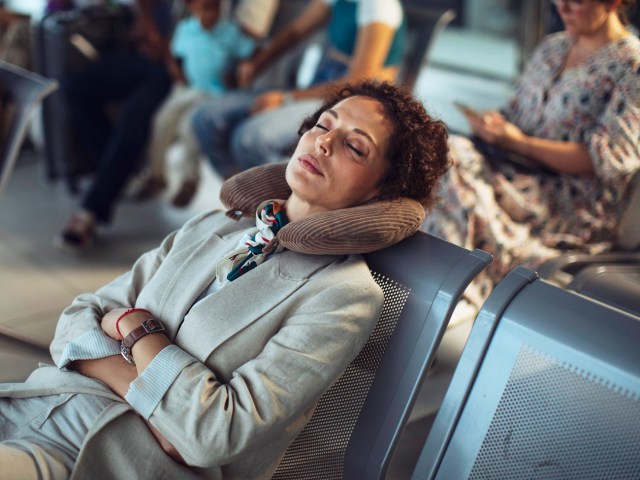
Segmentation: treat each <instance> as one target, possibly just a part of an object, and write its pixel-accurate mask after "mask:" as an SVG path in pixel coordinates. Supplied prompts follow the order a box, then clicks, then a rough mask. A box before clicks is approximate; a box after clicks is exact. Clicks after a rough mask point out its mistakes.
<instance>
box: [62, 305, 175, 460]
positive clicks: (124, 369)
mask: <svg viewBox="0 0 640 480" xmlns="http://www.w3.org/2000/svg"><path fill="white" fill-rule="evenodd" d="M126 310H127V309H126V308H117V309H115V310H111V311H110V312H109V313H107V314H106V315H105V316H104V317H103V318H102V322H101V323H100V327H101V328H102V330H103V331H104V332H105V333H106V334H107V335H109V336H110V337H111V338H113V339H115V340H122V338H123V337H122V336H120V334H119V333H118V332H117V329H116V321H117V319H118V318H119V317H120V315H122V314H123V313H124V312H126ZM148 318H150V316H149V314H148V313H145V312H142V311H135V312H133V313H130V314H129V315H126V316H125V317H123V319H122V320H121V321H120V324H119V327H120V331H121V332H122V335H123V336H125V337H126V336H127V335H128V334H129V332H131V331H132V330H134V329H135V328H137V327H138V326H140V325H141V324H142V322H143V321H144V320H146V319H148ZM170 343H171V342H170V341H169V339H168V338H167V337H166V336H165V335H164V334H162V333H155V334H151V335H146V336H144V337H142V338H141V339H140V340H138V341H137V342H136V343H135V344H134V346H133V347H132V354H133V355H134V356H135V357H134V358H135V359H136V363H135V365H134V364H131V363H129V362H127V361H126V360H125V359H124V357H122V356H121V355H113V356H109V357H104V358H99V359H95V360H76V361H74V362H72V363H71V364H70V365H69V369H70V370H75V371H77V372H78V373H81V374H82V375H85V376H87V377H91V378H95V379H97V380H100V381H101V382H103V383H104V384H106V385H107V386H108V387H109V388H110V389H111V390H113V391H114V392H115V393H116V394H117V395H118V396H120V397H122V398H124V396H125V395H126V393H127V391H128V390H129V384H130V383H131V382H133V381H134V380H135V379H136V378H137V377H138V375H139V374H140V373H142V371H143V370H144V369H145V368H146V367H147V366H148V365H149V363H151V360H153V358H154V357H155V356H156V355H157V354H158V353H159V352H160V351H161V350H162V349H163V348H164V347H166V346H167V345H169V344H170ZM145 422H146V424H147V427H148V428H149V430H151V433H152V434H153V436H154V437H155V438H156V440H157V441H158V443H159V444H160V446H161V447H162V449H163V450H164V451H165V453H167V455H169V456H170V457H171V458H173V459H174V460H176V461H177V462H180V463H185V462H184V459H183V458H182V456H181V455H180V454H179V453H178V450H177V449H176V448H175V447H174V446H173V445H172V444H171V443H170V442H169V441H168V440H167V439H166V438H165V437H164V435H162V434H161V433H160V432H159V431H158V430H157V429H156V428H155V427H154V426H153V425H151V423H150V422H149V421H147V420H145Z"/></svg>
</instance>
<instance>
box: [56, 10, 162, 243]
mask: <svg viewBox="0 0 640 480" xmlns="http://www.w3.org/2000/svg"><path fill="white" fill-rule="evenodd" d="M167 2H168V0H137V3H136V6H137V9H136V12H137V14H136V20H135V24H134V27H133V36H134V37H135V42H134V44H133V45H132V47H131V48H130V49H126V50H119V51H116V52H115V53H113V54H110V55H105V56H104V57H102V58H101V59H100V60H99V61H97V62H95V63H93V64H91V65H90V66H89V67H87V68H85V69H83V70H81V71H79V72H75V73H72V74H70V75H68V76H67V77H65V78H63V80H62V82H61V89H62V92H63V93H64V94H65V97H66V100H67V103H68V106H69V112H70V118H71V121H72V124H73V128H74V134H75V135H77V136H78V138H80V140H82V141H83V142H84V144H85V145H86V147H87V151H88V152H89V158H88V159H87V163H88V164H90V165H95V174H94V177H93V181H92V183H91V185H90V187H89V188H88V190H87V191H86V192H84V193H83V197H84V198H83V199H82V202H81V205H80V207H79V208H77V209H76V210H75V211H74V212H73V213H72V214H71V216H70V218H69V220H68V222H67V225H66V226H65V228H64V230H63V231H62V233H61V234H60V236H58V237H56V239H55V241H56V244H57V245H59V246H61V247H65V248H69V249H75V250H80V249H86V248H87V247H89V246H90V245H91V244H92V243H93V240H94V237H95V235H96V229H97V224H98V222H101V223H109V222H110V221H111V219H112V217H113V212H114V209H115V206H116V203H117V202H118V200H119V198H120V194H121V192H122V190H123V189H124V187H125V185H126V183H127V181H128V180H129V178H130V177H131V175H132V174H133V172H134V171H135V170H136V169H137V168H138V165H139V158H140V156H141V154H142V152H143V150H144V147H145V145H146V144H147V141H148V137H149V132H150V129H151V120H152V118H153V114H154V113H155V111H156V109H157V108H158V107H159V106H160V104H161V103H162V101H163V100H164V99H165V97H166V96H167V94H168V93H169V91H170V89H171V76H170V75H169V72H168V69H167V65H166V60H167V59H168V57H169V46H168V35H169V30H170V27H171V25H170V21H169V20H170V15H169V5H168V3H167ZM113 101H119V102H121V108H120V110H119V112H118V117H117V119H116V120H115V122H111V121H110V119H109V117H108V116H107V112H106V107H107V105H108V104H109V103H110V102H113ZM112 123H113V125H112Z"/></svg>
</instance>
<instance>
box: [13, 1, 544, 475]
mask: <svg viewBox="0 0 640 480" xmlns="http://www.w3.org/2000/svg"><path fill="white" fill-rule="evenodd" d="M281 1H282V2H286V0H281ZM20 2H22V5H23V6H26V5H28V4H29V2H27V1H26V0H19V3H20ZM31 3H32V4H33V5H34V8H36V7H37V3H38V2H37V1H36V0H31ZM423 3H425V4H428V3H430V2H428V1H426V0H425V1H424V2H423ZM434 3H437V4H439V5H438V6H441V4H447V3H449V4H451V5H452V6H453V7H454V8H456V9H457V18H456V19H455V20H454V21H453V22H451V23H450V24H449V25H448V26H447V27H446V29H445V30H444V31H443V32H442V33H440V34H439V35H438V36H437V38H435V39H434V44H433V47H432V50H431V52H430V55H429V59H428V62H426V63H425V64H424V65H423V68H422V71H421V74H420V76H419V78H418V82H417V85H416V88H415V91H416V94H417V95H418V96H419V98H421V99H422V100H423V101H424V103H425V105H426V107H427V109H428V111H429V112H430V113H431V114H432V115H433V116H435V117H438V118H441V119H443V120H444V121H445V122H446V123H447V124H448V126H449V127H450V128H451V129H452V130H454V131H458V132H462V133H466V132H468V131H469V129H468V126H467V124H466V122H465V119H464V117H463V115H462V114H461V113H460V112H459V111H458V110H457V109H456V108H455V107H454V102H455V101H460V102H463V103H466V104H468V105H471V106H473V107H474V108H476V109H478V110H484V109H490V108H499V107H500V106H502V105H504V103H505V101H506V99H507V98H508V97H509V95H510V94H511V93H512V91H513V86H514V81H515V80H516V78H517V76H518V74H519V72H520V69H521V66H522V62H523V59H524V58H526V56H527V55H528V54H529V53H530V51H531V48H532V45H533V44H535V42H536V41H537V40H538V39H539V36H538V37H536V34H535V32H533V33H532V32H531V31H529V30H530V27H531V26H530V25H528V24H527V18H529V19H531V18H532V17H531V15H532V13H531V12H526V11H523V10H526V9H527V8H528V7H526V6H523V4H524V5H527V4H530V3H531V4H538V3H542V4H546V3H547V2H514V1H510V0H461V1H457V2H434ZM523 25H527V28H524V27H523ZM541 28H543V27H541ZM527 35H528V37H527ZM525 37H526V38H525ZM40 135H41V133H39V129H38V128H37V126H36V127H34V128H33V131H32V138H30V139H28V140H27V141H26V142H25V146H24V147H23V149H22V151H21V154H20V156H19V158H18V161H17V163H16V166H15V169H14V171H13V174H12V176H11V178H10V180H9V182H8V184H7V186H6V189H5V191H4V192H3V193H2V196H1V197H0V329H1V330H0V331H2V332H5V333H10V334H12V335H15V336H17V337H20V338H22V339H26V340H28V341H30V342H33V343H36V344H38V345H42V346H46V345H47V344H48V343H49V341H50V340H51V338H52V336H53V334H54V329H55V326H56V321H57V318H58V316H59V314H60V312H61V310H62V309H64V308H65V307H66V306H67V305H69V303H70V302H71V301H72V299H73V298H74V297H75V296H77V295H78V294H79V293H81V292H85V291H93V290H95V289H96V288H98V287H100V286H102V285H103V284H105V283H106V282H108V281H110V280H112V279H113V278H114V277H116V276H118V275H119V274H121V273H123V272H124V271H126V270H127V269H128V268H129V266H130V265H131V264H132V262H133V261H134V260H135V259H136V258H137V257H138V256H139V255H140V254H141V253H142V252H145V251H147V250H149V249H151V248H153V247H155V246H156V245H157V244H158V243H159V241H160V240H161V239H162V238H163V237H164V236H165V235H167V234H168V233H169V232H171V231H173V230H174V229H176V228H178V227H179V226H181V225H182V224H183V223H184V222H185V221H187V220H188V219H189V218H191V217H192V216H193V215H195V214H197V213H199V212H202V211H204V210H207V209H211V208H217V207H220V206H221V203H220V201H219V199H218V191H219V188H220V185H221V179H220V178H219V177H218V176H217V175H216V174H215V173H214V172H213V170H212V169H211V168H210V167H209V166H208V165H207V164H206V162H204V161H203V162H202V163H201V171H202V183H201V185H200V188H199V189H198V192H197V194H196V197H195V199H194V201H193V202H192V203H191V204H190V205H189V206H188V207H187V208H183V209H180V208H176V207H173V206H172V205H171V203H170V197H171V194H172V193H173V192H174V191H175V189H176V188H177V185H175V182H172V181H171V175H169V180H170V185H169V190H168V192H166V193H165V194H163V196H161V197H159V198H157V199H153V200H151V201H147V202H142V203H140V202H134V201H132V200H127V199H124V200H123V201H122V202H121V203H120V204H119V206H118V210H117V215H116V218H115V221H114V223H113V224H112V225H111V226H110V227H109V228H108V229H101V230H100V231H99V235H98V237H97V241H96V244H95V245H94V246H93V247H92V248H91V249H90V250H88V251H86V252H81V253H76V252H69V251H65V250H61V249H59V248H57V247H56V246H55V245H54V242H53V239H54V237H55V235H57V234H58V233H59V232H60V230H61V228H62V227H63V225H64V224H65V222H66V220H67V218H68V215H69V213H70V212H71V211H72V210H73V208H74V207H75V206H76V205H77V202H78V201H79V197H78V196H77V195H73V194H72V193H71V192H70V191H69V189H68V188H67V186H66V185H65V182H63V181H61V180H60V179H50V178H48V177H47V174H46V169H45V164H44V160H43V157H42V155H43V154H42V151H41V146H40V142H41V141H42V139H41V137H40V138H39V136H40ZM169 168H171V165H169ZM82 185H83V183H82V182H81V187H82ZM0 366H1V367H0V380H2V381H17V380H20V379H23V378H24V377H25V376H26V375H27V374H28V373H29V371H30V370H31V369H33V368H34V367H35V365H34V364H33V362H31V361H30V360H29V359H27V358H25V357H24V356H23V355H22V354H21V352H20V351H19V350H15V351H14V350H12V348H11V346H10V345H8V344H7V345H4V344H3V346H2V348H1V349H0ZM440 388H441V390H442V391H444V389H445V388H446V384H444V385H443V386H441V387H440ZM436 398H441V397H438V395H436ZM434 401H436V402H437V400H434V399H433V398H432V397H430V396H429V395H421V397H420V398H419V401H418V403H417V404H416V407H415V409H416V411H415V412H414V414H413V415H412V418H413V419H414V421H413V422H410V424H409V425H408V427H407V429H406V431H405V433H404V435H403V437H402V439H401V442H400V445H399V447H398V449H397V452H396V455H395V457H394V460H393V462H392V464H391V467H390V471H389V477H388V478H390V479H396V480H404V479H408V478H410V475H411V472H412V469H413V467H414V465H415V462H416V460H417V457H418V454H419V452H420V449H421V448H422V444H423V442H424V439H425V437H426V433H427V431H428V425H429V424H428V421H427V420H425V418H426V417H428V416H429V415H431V414H433V412H434V411H435V409H436V408H437V406H434V405H433V404H432V403H433V402H434Z"/></svg>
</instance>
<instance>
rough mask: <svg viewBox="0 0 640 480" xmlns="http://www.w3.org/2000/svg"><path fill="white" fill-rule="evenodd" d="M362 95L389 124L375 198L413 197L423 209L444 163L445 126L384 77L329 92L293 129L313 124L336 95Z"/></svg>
mask: <svg viewBox="0 0 640 480" xmlns="http://www.w3.org/2000/svg"><path fill="white" fill-rule="evenodd" d="M355 96H364V97H370V98H373V99H374V100H377V101H378V102H379V103H380V104H381V105H382V107H383V108H384V112H385V115H386V117H387V119H388V120H389V121H390V122H391V124H392V125H393V131H392V132H390V133H391V135H390V136H389V144H388V147H387V151H386V152H385V156H386V158H387V160H388V162H389V166H388V169H387V173H386V175H385V177H384V178H383V180H382V185H381V187H380V195H379V198H380V199H381V200H393V199H398V198H401V197H408V198H413V199H414V200H417V201H419V202H420V203H421V204H422V205H424V206H425V208H428V207H430V206H431V205H432V204H433V202H434V201H435V198H436V190H437V188H436V187H437V185H438V181H439V180H440V178H441V177H442V175H443V174H444V173H445V172H446V171H447V169H448V168H449V158H448V153H449V147H448V145H447V138H448V133H447V128H446V126H445V124H444V123H443V122H442V121H440V120H434V119H432V118H431V117H430V116H429V114H427V111H426V110H425V108H424V105H423V104H422V102H420V101H419V100H417V99H416V98H415V97H414V96H413V94H412V93H411V92H410V91H409V90H408V89H406V88H404V87H400V86H397V85H394V84H391V83H388V82H378V81H374V80H367V81H364V82H361V83H354V84H348V85H344V84H342V85H341V86H340V88H339V89H337V90H336V89H334V90H333V91H330V92H329V93H328V95H327V96H326V98H325V101H324V103H323V104H322V106H321V107H320V108H319V109H318V110H317V111H316V112H315V113H314V114H312V115H311V116H309V117H308V118H306V119H305V120H304V122H303V123H302V126H301V127H300V130H299V131H298V133H299V134H300V135H302V134H304V133H305V132H306V131H308V130H310V129H311V128H313V126H314V125H315V124H316V123H317V122H318V119H319V118H320V115H322V113H323V112H325V111H326V110H328V109H330V108H331V107H333V106H334V105H336V104H337V103H339V102H340V101H341V100H344V99H345V98H349V97H355Z"/></svg>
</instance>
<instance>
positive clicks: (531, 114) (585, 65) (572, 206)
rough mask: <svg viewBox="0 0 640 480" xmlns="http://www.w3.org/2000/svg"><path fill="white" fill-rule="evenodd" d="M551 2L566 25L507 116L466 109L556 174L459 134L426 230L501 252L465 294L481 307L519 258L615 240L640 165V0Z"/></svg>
mask: <svg viewBox="0 0 640 480" xmlns="http://www.w3.org/2000/svg"><path fill="white" fill-rule="evenodd" d="M554 3H555V4H556V6H557V8H558V11H559V13H560V16H561V18H562V21H563V22H564V25H565V30H564V31H562V32H559V33H556V34H551V35H549V36H548V37H547V38H545V39H544V40H543V41H542V43H541V44H540V45H539V46H538V48H537V50H536V51H535V52H534V54H533V56H532V58H531V59H530V60H529V61H528V63H527V64H526V66H525V68H524V72H523V75H522V77H521V79H520V81H519V84H518V86H517V89H516V92H515V95H514V96H513V98H512V100H511V101H510V102H509V104H508V106H507V108H506V114H505V115H504V116H503V115H501V114H499V113H497V112H486V113H484V114H482V115H478V116H475V115H473V114H469V115H467V117H468V120H469V122H470V125H471V128H472V130H473V132H474V134H476V135H477V136H479V137H480V138H481V139H483V140H484V141H486V142H488V143H489V144H492V145H496V146H498V147H501V148H503V149H506V150H509V151H512V152H516V153H519V154H522V155H524V156H527V157H529V158H531V159H534V160H536V161H538V162H539V163H540V164H541V165H543V166H544V167H545V168H546V169H547V170H550V171H552V172H549V171H540V172H538V173H532V172H530V171H527V172H525V171H520V170H519V169H518V167H516V166H514V165H513V164H510V163H503V164H500V163H496V162H495V161H487V160H486V159H485V158H484V157H483V156H482V155H481V154H480V153H479V152H478V151H477V150H476V149H475V148H474V145H473V143H472V142H471V141H470V140H469V139H467V138H464V137H460V136H452V137H451V139H450V149H451V157H452V162H453V165H452V168H451V169H450V170H449V173H448V174H447V175H446V176H445V179H444V181H443V186H442V191H441V193H440V195H441V196H440V198H441V202H440V204H439V205H437V206H436V207H435V209H434V211H433V212H432V214H431V215H430V216H429V217H428V218H427V219H426V221H425V223H424V225H423V227H422V230H424V231H426V232H428V233H432V234H434V235H436V236H439V237H442V238H445V239H447V240H449V241H451V242H454V243H457V244H459V245H462V246H465V247H467V248H473V247H478V248H482V249H484V250H486V251H488V252H490V253H492V254H493V255H494V261H493V263H492V264H491V265H490V266H489V267H488V269H487V270H486V271H485V273H483V275H482V276H481V277H480V278H479V279H478V281H477V282H474V284H475V286H476V289H475V290H473V291H470V290H468V291H467V293H466V294H465V295H466V296H467V299H468V300H470V301H471V302H472V303H473V304H475V305H476V306H479V305H480V303H481V302H482V299H483V298H484V297H485V296H486V295H487V294H488V293H489V291H490V290H491V288H492V287H493V284H494V283H495V282H496V281H498V280H500V279H501V278H502V277H503V276H504V275H505V274H506V273H507V272H508V271H509V270H510V269H511V268H513V267H514V266H516V265H518V264H525V265H527V266H529V267H531V268H536V267H537V266H538V265H539V264H540V263H541V262H542V261H544V260H546V259H549V258H551V257H554V256H557V255H559V254H560V253H562V252H563V251H565V250H580V251H584V252H591V253H596V252H601V251H604V250H607V249H609V248H611V246H612V242H613V241H614V240H615V234H616V228H617V226H618V221H619V218H620V215H621V213H622V212H623V211H624V207H625V205H626V204H627V200H628V199H627V196H628V188H627V187H628V185H629V180H630V179H631V178H632V176H633V174H634V173H635V172H637V171H638V169H640V143H639V140H640V76H639V75H638V73H639V72H640V41H639V40H638V38H636V37H635V36H633V35H632V34H630V33H629V31H628V30H627V29H626V27H625V22H626V15H625V13H626V11H627V9H628V8H629V7H632V6H633V4H634V3H635V1H634V0H593V1H592V0H565V1H562V0H557V1H555V2H554Z"/></svg>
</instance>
